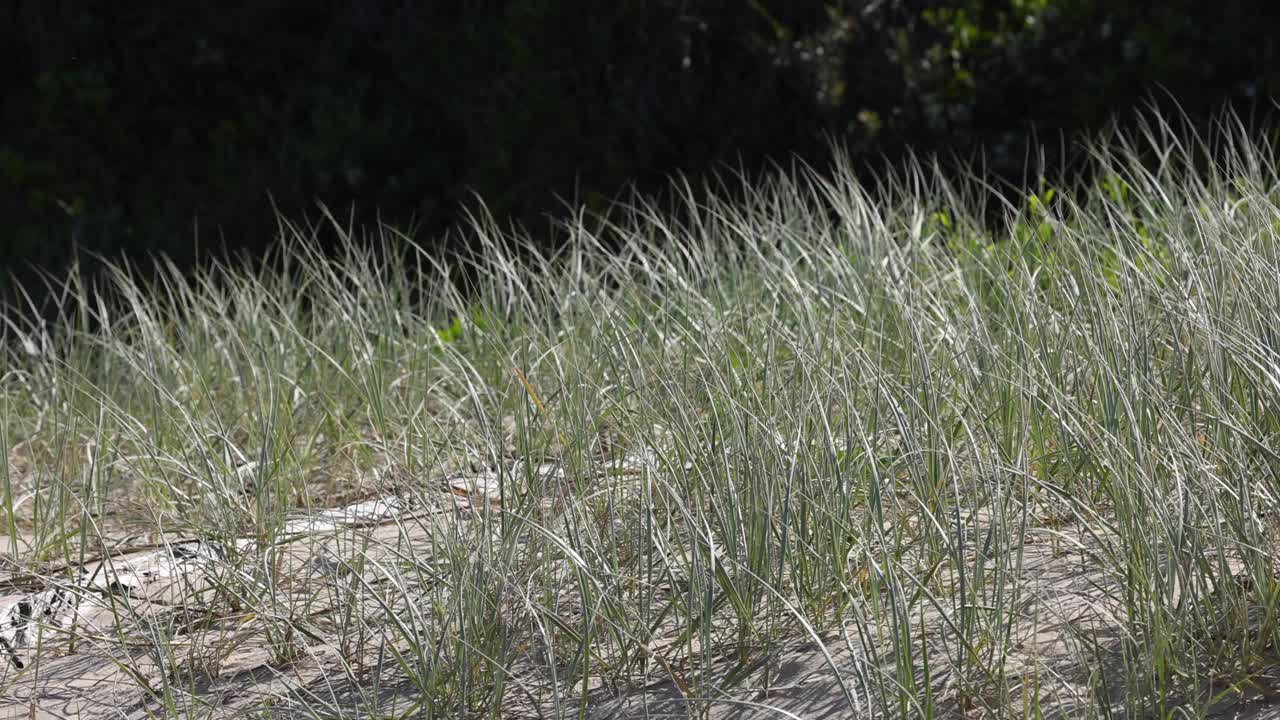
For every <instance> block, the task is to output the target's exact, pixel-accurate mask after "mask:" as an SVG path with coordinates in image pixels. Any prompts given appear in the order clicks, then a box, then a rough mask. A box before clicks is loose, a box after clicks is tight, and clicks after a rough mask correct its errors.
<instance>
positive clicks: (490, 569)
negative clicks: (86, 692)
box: [0, 121, 1280, 718]
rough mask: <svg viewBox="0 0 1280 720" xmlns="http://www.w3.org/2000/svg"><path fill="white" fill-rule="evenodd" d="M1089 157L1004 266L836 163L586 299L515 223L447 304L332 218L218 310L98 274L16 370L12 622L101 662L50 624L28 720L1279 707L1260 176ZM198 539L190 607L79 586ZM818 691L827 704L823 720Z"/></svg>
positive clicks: (615, 221)
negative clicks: (17, 609)
mask: <svg viewBox="0 0 1280 720" xmlns="http://www.w3.org/2000/svg"><path fill="white" fill-rule="evenodd" d="M1144 144H1145V145H1144ZM1210 148H1213V149H1214V152H1213V153H1210V152H1209V150H1210ZM1147 151H1154V153H1155V155H1156V157H1158V158H1159V160H1158V162H1156V163H1154V164H1152V163H1149V162H1147V163H1144V162H1143V161H1142V160H1140V158H1141V157H1143V156H1144V155H1145V154H1148V152H1147ZM1093 158H1094V165H1095V167H1094V173H1093V176H1094V177H1095V178H1096V179H1097V180H1096V182H1095V183H1094V184H1093V185H1091V186H1089V187H1080V188H1064V189H1057V190H1052V189H1047V188H1046V189H1042V190H1041V191H1040V192H1038V193H1037V194H1035V195H1034V196H1031V197H1028V198H1024V199H1022V200H1020V201H1018V202H1007V204H1006V207H1007V216H1006V221H1005V223H1004V225H1003V226H1002V227H1001V228H1000V229H999V230H997V231H992V230H991V229H990V227H989V226H988V224H987V223H985V222H984V221H983V220H982V219H981V210H982V208H981V207H980V205H981V204H982V203H984V202H987V201H989V200H990V195H989V192H990V191H989V190H988V189H985V188H984V187H983V186H981V185H980V184H979V183H977V182H976V181H973V180H970V179H965V178H958V179H957V178H948V177H945V176H943V175H942V174H941V173H939V172H937V171H934V170H930V169H928V168H926V167H924V166H920V165H917V166H913V167H911V168H909V169H908V170H907V171H906V173H905V174H904V175H902V176H901V177H899V178H898V179H896V180H895V181H891V182H887V183H886V184H885V185H884V186H883V187H882V188H880V189H879V191H878V193H873V192H872V191H870V190H868V189H867V188H866V187H864V186H863V185H862V184H860V183H859V182H858V181H857V180H855V179H854V178H853V176H852V173H851V171H850V169H849V164H848V163H847V161H845V160H843V159H840V158H837V161H836V163H835V165H834V170H833V171H832V172H831V173H826V174H818V173H815V172H810V171H797V172H793V173H789V174H778V175H775V176H773V177H770V178H767V179H764V180H761V181H757V182H754V183H747V184H746V185H745V186H744V187H743V188H742V192H737V193H734V195H735V197H738V199H737V200H734V201H729V200H726V199H723V196H718V195H716V194H715V193H710V194H707V195H705V196H704V195H699V194H696V193H694V192H692V191H689V192H688V193H687V202H686V204H685V205H684V207H683V209H682V210H681V211H679V212H661V211H658V210H657V209H655V208H654V207H653V206H652V205H649V204H646V203H645V202H644V201H637V202H636V203H634V204H632V205H630V206H628V207H624V208H620V209H618V210H616V211H615V212H614V213H613V214H612V215H611V216H609V217H604V218H580V219H579V220H577V221H575V222H573V223H571V224H570V225H569V226H568V227H567V233H566V237H567V238H568V239H567V241H566V244H565V245H564V247H562V248H561V249H559V250H557V251H556V252H553V253H552V252H546V251H543V250H540V249H539V248H538V246H537V245H536V244H534V243H532V242H530V241H529V240H528V239H527V238H523V237H521V236H520V235H518V234H514V233H504V232H500V231H498V230H497V229H496V228H495V227H494V225H493V223H492V222H490V221H488V220H485V219H483V218H480V219H479V220H477V221H476V222H475V223H474V224H473V226H472V228H471V234H472V235H471V239H472V243H471V246H470V247H471V249H470V250H469V251H468V252H466V253H465V254H462V255H455V256H449V257H441V256H437V255H433V254H431V253H428V252H425V251H423V250H421V249H420V248H418V247H416V246H415V245H414V244H413V243H412V242H411V241H410V240H409V239H407V238H404V237H402V236H400V235H398V234H395V233H394V232H392V231H390V230H387V229H383V230H382V231H381V233H380V234H379V235H377V236H376V237H374V238H372V239H368V238H365V239H364V240H359V239H358V238H356V237H354V233H353V232H352V230H351V229H350V228H346V227H344V226H342V225H341V224H340V223H338V222H336V221H334V220H333V218H328V220H329V224H328V225H327V226H325V228H327V229H325V228H311V227H307V228H303V227H298V226H293V225H289V224H287V223H285V224H283V225H282V239H281V244H280V246H279V248H278V250H277V257H275V258H274V259H273V261H272V262H267V263H261V264H257V265H251V264H230V263H228V264H224V265H219V266H217V267H215V268H214V269H213V270H212V271H211V272H209V273H208V274H206V275H202V276H200V277H198V278H196V279H194V280H191V279H187V278H184V277H183V276H182V275H181V273H179V272H178V270H177V269H176V268H174V267H172V266H171V265H161V266H160V268H159V275H158V277H159V280H158V281H156V282H155V283H152V284H147V283H143V282H141V281H140V280H138V279H137V277H136V276H135V275H134V274H133V273H132V272H131V271H130V270H129V269H128V268H124V267H120V268H115V269H113V272H112V273H111V275H110V277H109V278H108V279H107V282H106V286H105V287H104V288H102V290H103V292H102V293H101V294H93V293H90V292H89V288H88V287H87V284H86V283H85V282H84V281H83V280H82V279H81V278H80V277H79V276H78V275H76V274H74V273H73V274H72V275H70V276H69V278H68V279H67V280H66V282H65V283H63V284H62V285H60V286H59V290H60V291H61V292H59V293H57V294H55V297H58V298H60V301H61V305H60V310H61V315H62V318H61V322H60V323H59V324H58V325H57V326H56V327H46V326H44V325H41V324H39V323H37V322H35V321H30V322H27V323H25V324H24V323H22V322H15V323H11V324H9V325H8V326H7V327H6V330H5V338H6V341H7V342H6V343H5V350H4V352H5V353H6V355H5V366H4V367H5V371H4V373H3V375H2V376H0V407H3V410H4V422H3V424H2V425H0V450H2V451H3V453H4V455H5V458H6V462H5V463H4V465H3V466H4V475H3V477H2V478H0V479H3V488H2V490H3V500H4V507H3V508H0V519H2V520H3V523H2V525H3V527H4V528H6V529H7V535H8V538H7V542H6V545H5V547H6V549H7V555H6V562H7V565H8V568H9V569H8V572H9V573H10V575H9V577H10V580H9V587H10V588H11V589H12V590H13V591H14V592H15V593H16V592H19V591H21V592H41V591H44V590H46V589H47V588H48V587H50V586H53V585H56V584H58V583H62V585H64V586H68V584H70V585H69V586H70V587H74V588H78V592H81V593H82V594H85V596H86V598H88V597H89V596H92V599H93V602H92V603H88V604H87V605H85V607H88V606H89V605H92V607H93V608H96V610H95V611H94V612H97V613H98V615H97V616H95V617H96V619H87V620H76V621H75V622H61V621H59V622H53V621H48V622H44V623H43V627H42V632H41V633H40V634H39V637H40V638H42V641H41V642H42V643H44V639H47V640H48V647H43V646H42V647H36V648H29V649H24V650H23V652H24V653H26V654H27V655H28V656H29V657H34V658H37V659H38V660H39V662H38V663H28V664H26V665H25V666H24V668H23V669H22V670H20V671H19V670H12V671H10V674H9V676H8V677H7V678H6V679H5V680H4V682H5V683H6V692H7V693H8V694H10V695H11V696H13V697H17V698H20V699H21V698H26V700H22V701H23V702H27V703H29V704H30V703H36V702H37V698H38V697H39V693H40V690H41V688H44V687H46V685H45V684H44V683H47V682H51V681H50V680H47V679H45V677H49V676H52V677H56V676H57V673H56V668H57V667H58V666H59V663H64V662H69V660H68V659H67V658H69V657H76V658H80V659H81V661H84V659H85V658H90V659H92V658H98V659H99V660H100V662H101V664H102V666H103V667H104V668H106V669H105V670H103V672H107V671H111V672H116V677H117V680H118V685H119V686H120V687H123V688H124V689H123V690H121V692H122V693H124V694H125V695H129V696H130V697H134V696H136V697H135V704H134V705H133V706H131V707H133V708H134V710H136V712H137V713H138V714H140V715H142V714H146V713H151V714H153V715H154V714H169V715H181V716H191V717H196V716H200V717H203V716H207V715H210V714H217V713H219V712H222V711H223V710H221V709H220V708H223V707H224V706H223V705H220V704H219V703H223V702H226V698H222V699H219V700H217V701H215V700H214V699H212V698H214V696H215V695H217V693H218V688H219V687H222V686H223V685H226V684H228V683H231V684H234V683H236V682H239V680H238V678H242V677H243V673H244V672H249V671H248V670H243V668H242V669H241V670H236V669H235V668H236V667H240V666H239V665H237V662H239V663H241V665H244V666H250V667H252V668H259V669H262V668H265V669H266V671H265V672H263V673H261V674H259V675H254V676H253V677H255V678H257V680H256V681H255V683H256V684H255V688H257V689H258V690H259V691H260V694H259V695H256V696H254V695H249V696H245V697H247V698H249V699H246V700H242V701H241V702H242V703H243V704H242V706H240V707H241V709H242V710H243V709H258V710H263V711H264V712H266V711H268V709H269V712H271V713H275V714H286V715H287V714H294V715H302V716H314V717H335V716H339V717H341V716H347V715H353V714H359V713H364V714H370V713H380V712H386V713H389V714H391V715H393V716H408V715H415V714H416V715H417V716H424V717H500V716H501V717H507V716H514V715H515V714H517V713H521V712H528V713H531V714H540V716H544V717H604V716H605V715H604V714H602V713H605V712H606V711H608V709H609V708H611V707H613V708H617V712H618V713H619V715H618V716H619V717H622V716H626V715H627V714H628V713H630V712H632V711H633V710H634V706H632V705H627V703H628V702H639V701H640V700H641V699H643V698H652V699H653V701H654V702H655V703H657V704H659V705H661V703H662V702H667V703H668V706H669V707H677V708H678V709H679V712H687V713H688V714H689V715H690V716H712V717H715V716H721V715H722V714H723V713H727V712H729V711H731V710H734V709H735V708H736V709H741V708H743V707H755V708H764V707H769V706H771V705H776V706H778V707H781V708H783V709H785V708H787V707H792V708H801V710H795V711H793V712H800V713H801V714H802V715H803V714H805V713H804V712H803V708H805V707H818V705H811V706H806V705H804V704H803V702H804V701H806V700H804V698H803V697H801V698H800V699H797V697H796V696H797V694H799V695H800V696H803V695H804V694H805V692H808V693H810V695H811V697H809V698H808V700H807V701H813V702H816V701H815V700H814V698H813V697H812V695H813V694H815V693H817V694H821V695H823V696H824V697H823V699H822V702H823V703H825V704H823V705H821V707H825V708H827V709H828V710H829V711H832V712H842V713H845V714H849V715H850V716H855V715H856V716H863V715H866V716H894V717H903V718H906V717H918V716H928V717H933V716H941V715H953V714H957V713H966V714H967V713H980V714H982V715H984V716H992V717H1006V716H1014V715H1017V716H1024V717H1026V716H1033V715H1034V716H1037V717H1039V716H1041V715H1043V714H1049V713H1060V714H1071V715H1076V714H1079V715H1084V716H1110V715H1113V714H1123V715H1125V716H1136V715H1144V716H1148V715H1149V716H1158V717H1172V716H1174V715H1178V716H1180V717H1203V716H1206V715H1208V714H1209V713H1210V712H1213V711H1215V710H1216V709H1218V708H1220V707H1221V706H1222V705H1223V704H1224V703H1228V702H1235V701H1243V700H1246V699H1248V698H1250V697H1253V696H1255V695H1260V694H1262V695H1265V694H1267V693H1270V692H1273V691H1274V689H1275V687H1276V682H1277V681H1276V674H1277V672H1278V665H1280V662H1278V656H1277V639H1278V637H1280V630H1278V627H1280V626H1278V623H1277V616H1278V614H1277V607H1278V606H1280V580H1278V579H1277V574H1276V565H1275V561H1274V557H1275V556H1276V550H1277V548H1276V542H1277V531H1278V530H1280V523H1277V517H1278V515H1277V510H1278V508H1277V505H1278V504H1280V499H1278V497H1277V490H1278V489H1280V482H1278V476H1277V471H1280V456H1277V451H1276V447H1277V438H1278V437H1280V339H1278V336H1277V334H1276V333H1277V330H1276V328H1277V327H1280V289H1278V288H1280V283H1278V282H1277V278H1280V252H1278V251H1280V242H1277V237H1278V234H1280V184H1278V182H1277V173H1276V167H1277V166H1276V163H1275V158H1274V155H1273V153H1272V149H1271V148H1270V147H1269V146H1267V145H1265V144H1262V143H1260V142H1258V141H1255V140H1251V139H1250V138H1249V137H1247V134H1246V133H1244V132H1243V131H1240V130H1239V129H1238V128H1236V127H1235V126H1232V125H1230V124H1225V125H1224V126H1223V127H1222V128H1219V130H1218V131H1217V134H1216V135H1215V136H1214V137H1213V138H1211V139H1210V140H1201V139H1197V138H1195V137H1188V136H1187V135H1185V134H1181V133H1180V132H1177V131H1174V130H1173V129H1171V128H1170V127H1169V126H1168V125H1166V124H1163V123H1160V122H1158V121H1154V122H1153V123H1152V124H1151V126H1150V128H1149V130H1148V132H1147V133H1146V134H1145V135H1138V136H1136V137H1135V138H1131V139H1126V138H1123V137H1122V138H1117V139H1112V140H1110V141H1108V142H1104V143H1098V144H1096V145H1095V146H1094V155H1093ZM322 231H327V232H338V233H341V234H342V236H343V240H344V242H343V245H342V251H341V252H340V253H339V254H338V256H337V257H331V256H326V255H323V254H322V253H321V252H320V251H319V250H318V247H319V245H318V243H317V242H316V234H317V233H319V232H322ZM606 248H609V249H608V250H606ZM463 276H466V277H469V278H471V282H470V283H469V284H468V285H467V289H466V290H465V291H464V290H463V289H462V286H461V285H460V283H459V282H458V281H457V278H459V277H463ZM98 298H105V299H104V300H99V299H98ZM383 496H387V497H394V498H396V504H395V507H396V508H397V513H396V514H394V515H379V516H378V517H377V522H367V523H366V522H364V521H361V522H342V523H336V522H335V523H331V526H325V528H320V526H310V525H297V524H296V521H297V518H298V517H299V516H305V515H307V514H308V513H310V514H312V515H315V513H317V512H318V511H320V510H323V509H326V508H338V507H342V506H344V505H347V504H350V503H351V502H354V501H358V500H362V499H366V498H370V497H383ZM300 527H301V528H303V530H302V531H298V530H297V528H300ZM190 538H199V539H202V540H205V541H207V542H209V543H213V544H215V545H216V547H218V548H221V550H220V553H221V554H219V555H217V558H216V562H213V561H211V562H210V564H209V566H208V568H206V569H205V570H203V571H202V573H203V576H202V577H201V578H200V581H201V582H202V583H203V585H202V586H201V587H202V588H203V589H201V590H200V591H199V592H196V591H195V590H191V592H185V591H184V592H183V593H179V594H180V595H181V597H178V598H176V599H170V600H169V601H165V602H161V601H159V600H155V599H154V598H152V597H150V596H148V595H146V592H144V591H143V590H129V589H128V588H125V589H124V590H122V589H121V587H119V586H117V587H105V588H98V589H97V590H95V589H94V588H92V587H90V586H88V585H85V584H84V583H81V584H80V585H76V584H75V581H73V579H72V578H73V575H74V573H75V572H77V571H78V569H79V568H82V567H84V566H86V564H87V563H92V562H94V561H97V560H98V559H99V558H104V557H105V558H112V557H116V556H120V555H121V554H122V553H126V552H133V550H132V549H136V548H138V547H139V546H142V545H155V546H160V547H172V546H173V543H174V542H176V541H177V540H179V539H190ZM184 587H185V586H184ZM76 617H80V616H76ZM86 617H87V616H86ZM37 621H38V619H37ZM33 622H36V621H33ZM31 636H32V637H34V635H31ZM140 648H141V650H142V651H141V652H139V649H140ZM245 658H249V659H247V660H246V659H245ZM796 658H802V659H804V658H807V659H808V660H809V661H811V664H813V665H814V666H815V667H817V668H819V669H821V668H823V667H825V668H826V675H824V676H823V677H825V678H827V679H826V680H823V681H821V682H817V681H815V682H817V684H815V685H810V686H808V687H809V688H810V689H809V690H807V691H806V690H805V689H804V687H805V686H803V685H800V686H799V688H800V689H799V690H797V682H798V681H797V679H796V678H795V677H793V676H792V675H794V673H792V675H788V673H791V672H792V671H789V670H787V667H788V665H787V661H788V660H793V659H796ZM254 663H257V665H255V664H254ZM41 668H43V669H44V670H43V672H44V673H46V676H45V677H42V676H41ZM50 668H53V669H52V670H51V669H50ZM113 668H114V670H112V669H113ZM238 673H239V674H238ZM823 682H825V683H826V684H825V685H823V684H822V683H823ZM655 683H657V685H655ZM656 687H665V688H666V689H667V690H668V691H669V693H668V694H669V695H670V696H671V698H674V699H668V700H666V701H660V700H659V699H658V696H659V695H660V694H661V693H660V692H659V691H658V690H655V688H656ZM23 693H25V695H24V694H23ZM130 693H132V695H130ZM789 693H790V694H789ZM611 703H613V704H612V705H611ZM787 703H792V704H791V705H788V704H787ZM795 703H800V704H795ZM86 707H87V706H86ZM627 708H632V709H631V710H629V709H627ZM832 708H839V709H838V710H831V709H832ZM637 712H638V711H637Z"/></svg>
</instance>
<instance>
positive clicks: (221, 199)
mask: <svg viewBox="0 0 1280 720" xmlns="http://www.w3.org/2000/svg"><path fill="white" fill-rule="evenodd" d="M1277 5H1280V4H1277V3H1274V2H1270V1H1266V0H1257V1H1253V2H1250V1H1246V0H1235V1H1232V0H1221V1H1219V2H1214V3H1206V2H1203V0H1164V1H1163V2H1158V3H1152V2H1145V1H1144V2H1137V1H1130V0H955V1H952V2H931V1H925V0H871V1H869V2H829V1H828V2H806V1H803V0H612V1H610V2H579V1H578V0H513V1H511V2H482V1H465V0H437V1H435V2H410V1H409V0H252V1H247V2H246V1H241V2H234V1H230V0H229V1H227V2H219V3H204V4H201V3H164V2H147V1H145V0H138V1H135V2H131V3H120V2H115V1H113V0H101V1H98V2H94V1H92V0H80V1H71V0H8V2H5V3H0V83H3V86H0V89H2V90H3V95H2V96H0V220H2V221H3V224H2V225H0V228H2V229H0V259H2V261H3V264H4V268H5V270H6V271H7V272H6V273H5V274H6V275H7V274H10V273H13V274H15V275H16V276H18V278H19V281H20V282H26V283H28V284H30V279H31V278H32V275H31V273H30V271H29V268H30V267H32V266H39V267H44V268H49V269H53V270H57V269H59V268H62V267H65V266H66V265H67V264H68V263H69V262H70V261H72V260H73V259H76V258H77V257H79V258H80V260H81V261H82V262H85V263H88V264H90V265H92V261H91V260H89V259H88V256H89V255H91V254H102V255H106V256H108V257H116V256H118V255H120V254H121V253H123V254H126V255H128V254H132V255H135V256H137V255H139V254H144V253H148V252H164V253H166V254H168V255H170V256H171V257H173V258H174V259H175V260H176V261H177V262H178V263H179V264H180V265H190V264H191V263H193V262H194V261H196V260H197V259H198V258H199V257H201V256H206V255H208V254H209V253H211V252H214V251H221V250H224V249H230V250H244V251H248V252H251V253H252V252H258V251H261V250H262V249H264V248H265V247H266V246H267V245H268V244H269V243H270V242H271V241H272V239H273V235H274V233H275V229H276V226H275V222H274V214H273V213H274V210H273V203H274V205H275V207H278V208H279V209H280V210H281V211H283V212H284V213H285V214H286V215H292V216H300V215H302V214H305V213H308V212H314V209H315V207H316V204H315V203H316V202H317V201H320V202H323V203H326V204H327V205H328V206H330V207H332V208H334V209H335V211H340V212H346V211H347V209H352V210H353V211H354V213H355V216H356V219H357V221H358V222H367V221H370V220H376V219H378V218H381V219H382V220H384V221H386V222H388V223H390V224H393V225H396V226H398V227H401V228H409V229H412V230H415V231H416V235H417V237H418V238H419V239H420V240H422V241H424V242H430V238H432V237H438V236H439V234H440V232H441V231H442V230H443V229H445V228H447V227H448V226H449V225H450V224H451V223H453V222H455V221H457V220H458V219H459V218H460V212H461V210H462V208H464V207H465V206H466V205H467V204H469V203H472V202H473V197H474V196H473V195H472V193H473V192H474V193H475V194H476V195H478V196H480V197H482V198H483V199H484V201H485V203H486V204H487V205H488V207H489V208H490V209H491V210H492V211H493V212H494V214H495V215H496V216H497V217H498V218H500V219H513V220H518V221H521V222H523V223H524V224H525V225H526V226H527V227H529V228H531V229H533V230H534V231H535V234H536V232H537V230H538V227H539V224H540V223H542V222H543V219H544V218H546V217H549V216H554V215H555V214H557V213H559V212H561V211H563V209H564V207H565V205H564V202H563V201H564V200H568V201H570V202H578V203H585V204H587V205H588V206H591V207H602V206H603V205H604V204H606V203H607V202H608V200H609V199H610V198H613V197H615V196H617V195H618V193H620V192H621V191H622V190H623V189H624V188H626V187H629V186H632V185H634V186H638V187H639V188H640V189H649V190H653V189H657V188H660V187H662V185H663V184H664V183H665V178H666V177H667V176H668V175H669V174H670V173H672V172H674V171H683V172H686V173H689V174H691V175H694V176H699V175H703V174H706V173H708V172H710V171H714V170H716V169H722V168H724V167H725V166H728V167H731V168H742V169H746V170H752V169H758V168H760V167H762V166H764V165H765V164H766V163H767V162H769V161H770V159H775V160H782V161H785V159H786V158H787V157H788V156H789V155H790V154H791V153H797V154H799V155H800V156H802V157H805V158H807V159H809V160H811V161H814V162H816V163H817V164H818V165H821V164H822V158H823V155H824V153H825V152H826V151H827V148H828V144H827V142H828V138H829V137H834V138H835V139H837V140H838V141H840V142H843V143H845V144H847V145H848V146H849V148H850V150H851V151H852V153H853V154H854V155H855V157H866V158H873V157H874V158H879V157H882V156H885V157H889V158H892V157H894V156H896V155H898V154H900V153H901V152H902V151H903V149H904V148H906V147H913V148H917V149H919V150H923V151H929V150H932V149H942V150H946V151H947V152H953V151H954V152H958V153H960V154H962V155H963V154H978V155H981V157H982V158H984V159H985V160H986V162H987V165H988V167H989V168H990V169H991V170H992V171H993V172H996V173H1000V174H1004V175H1007V176H1009V177H1014V178H1016V177H1017V176H1018V173H1020V172H1021V171H1022V169H1023V167H1024V162H1025V159H1026V152H1027V147H1028V145H1027V138H1028V132H1029V131H1030V130H1032V129H1035V130H1036V131H1037V136H1038V137H1039V138H1041V139H1043V140H1045V141H1047V142H1048V143H1050V144H1056V143H1057V142H1058V139H1059V138H1060V137H1068V138H1069V137H1071V133H1073V132H1075V131H1078V130H1082V129H1088V128H1092V127H1096V126H1098V125H1100V124H1101V123H1103V122H1105V121H1106V120H1107V119H1108V118H1110V117H1112V116H1116V115H1118V116H1119V117H1124V116H1125V114H1126V113H1127V112H1128V111H1129V110H1130V108H1131V107H1132V106H1133V105H1134V104H1135V103H1137V102H1141V101H1143V100H1144V99H1147V98H1149V97H1152V95H1151V94H1150V93H1153V92H1154V93H1155V95H1154V97H1156V98H1168V97H1172V98H1177V101H1178V103H1179V104H1180V105H1181V106H1182V108H1183V109H1184V110H1186V111H1187V112H1188V113H1189V114H1190V115H1191V116H1193V117H1202V118H1203V117H1208V115H1209V114H1210V113H1212V112H1213V111H1216V110H1219V109H1221V108H1222V106H1223V104H1224V103H1227V102H1231V103H1234V104H1236V105H1237V107H1239V108H1242V109H1243V110H1245V111H1246V112H1248V111H1249V110H1250V109H1251V107H1252V106H1254V105H1256V106H1257V109H1258V110H1263V109H1266V108H1269V107H1270V101H1269V99H1268V98H1269V96H1270V94H1272V93H1274V92H1275V91H1276V89H1277V83H1278V82H1280V56H1278V49H1277V40H1276V32H1275V31H1276V30H1277V29H1280V23H1277V20H1278V19H1280V8H1277ZM0 282H7V281H0ZM9 290H12V285H11V284H10V285H9Z"/></svg>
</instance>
